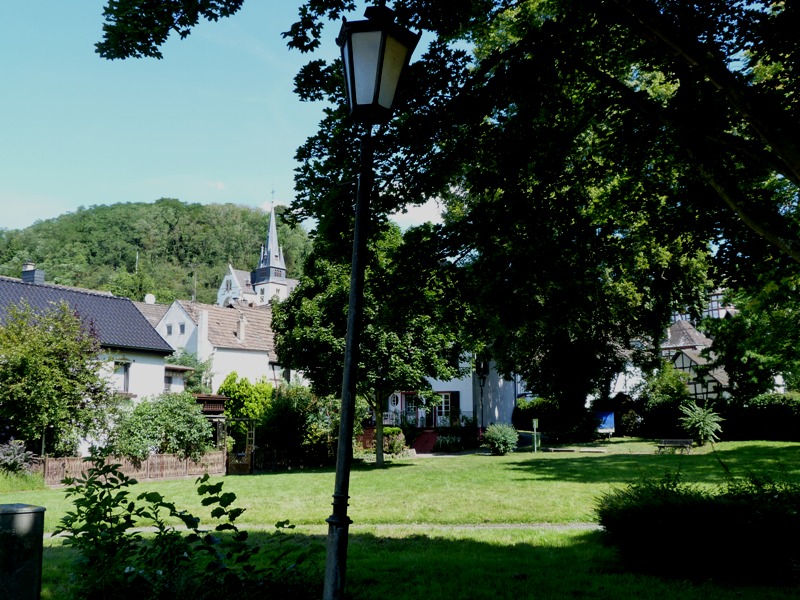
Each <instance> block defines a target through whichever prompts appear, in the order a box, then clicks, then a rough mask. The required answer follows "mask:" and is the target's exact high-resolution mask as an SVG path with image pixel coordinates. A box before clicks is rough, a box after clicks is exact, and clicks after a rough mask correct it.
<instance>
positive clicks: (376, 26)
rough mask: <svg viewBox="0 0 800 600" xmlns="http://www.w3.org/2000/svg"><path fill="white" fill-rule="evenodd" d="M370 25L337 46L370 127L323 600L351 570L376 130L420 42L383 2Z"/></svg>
mask: <svg viewBox="0 0 800 600" xmlns="http://www.w3.org/2000/svg"><path fill="white" fill-rule="evenodd" d="M364 16H365V17H367V20H366V21H351V22H348V21H347V20H346V19H344V20H343V22H342V29H341V31H340V32H339V37H338V38H337V39H336V43H337V44H338V45H339V46H340V47H341V49H342V63H343V65H344V79H345V86H346V91H347V103H348V106H349V109H350V116H351V117H352V118H353V119H354V120H355V121H357V122H359V123H363V124H364V125H366V131H365V133H364V135H363V137H362V139H361V156H360V159H361V164H360V167H359V174H358V191H357V193H356V214H355V227H354V229H353V260H352V265H351V271H350V304H349V306H348V311H347V337H346V339H345V354H344V369H343V374H342V409H341V420H340V423H339V445H338V449H337V454H336V482H335V484H334V491H333V512H332V514H331V516H330V517H328V519H327V523H328V546H327V558H326V562H325V589H324V592H323V600H341V599H342V598H344V584H345V573H346V570H347V538H348V531H349V527H350V523H351V522H352V521H351V520H350V517H348V516H347V501H348V499H349V498H350V496H349V489H350V467H351V465H352V461H353V419H354V413H355V396H356V375H357V373H356V370H357V367H358V346H359V339H360V337H361V325H362V324H361V317H362V304H363V297H364V269H365V267H366V256H365V254H366V247H367V233H366V225H367V223H368V221H369V199H370V195H371V194H372V187H373V181H374V173H373V166H372V156H373V151H372V126H373V125H378V124H381V123H387V122H388V121H389V119H390V118H391V116H392V108H393V106H394V100H395V96H396V92H397V85H398V82H399V80H400V77H401V75H402V73H403V70H404V69H405V67H406V66H408V62H409V60H410V58H411V53H412V52H413V51H414V48H415V47H416V45H417V42H418V41H419V37H420V36H419V34H415V33H412V32H410V31H408V30H407V29H405V28H403V27H401V26H400V25H398V24H396V23H395V22H394V12H393V11H392V10H390V9H388V8H386V6H385V2H383V1H379V2H378V3H377V5H376V6H370V7H368V8H367V10H366V12H365V13H364Z"/></svg>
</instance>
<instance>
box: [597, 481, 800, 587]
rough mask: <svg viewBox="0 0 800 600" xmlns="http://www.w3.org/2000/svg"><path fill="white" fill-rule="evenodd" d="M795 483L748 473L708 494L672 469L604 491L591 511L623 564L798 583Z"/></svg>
mask: <svg viewBox="0 0 800 600" xmlns="http://www.w3.org/2000/svg"><path fill="white" fill-rule="evenodd" d="M798 503H800V485H798V484H795V483H789V482H775V481H773V480H772V479H770V478H768V477H762V476H758V475H751V476H750V477H749V478H747V479H730V480H729V481H728V482H727V483H726V484H723V485H719V486H717V487H716V488H715V489H713V490H711V491H709V490H707V489H705V488H700V487H698V486H695V485H689V484H686V483H684V482H683V481H682V480H681V478H680V476H679V475H678V474H675V473H667V474H666V475H665V476H664V477H663V478H661V479H658V480H654V479H643V480H641V481H639V482H636V483H633V484H630V485H629V486H627V487H625V488H623V489H619V490H613V491H610V492H607V493H605V494H603V495H602V496H600V498H599V499H598V500H597V504H596V510H597V515H598V519H599V523H600V525H602V526H603V529H604V535H605V538H606V540H607V542H608V543H609V544H611V545H613V546H615V547H617V548H618V549H619V551H620V554H621V556H622V558H623V560H624V561H625V562H626V563H627V565H628V566H630V567H633V568H635V569H639V570H644V571H647V572H655V573H658V574H661V575H666V576H669V577H678V578H685V577H692V578H698V579H702V580H703V581H705V580H708V579H710V578H711V579H720V580H723V581H726V582H734V583H741V582H746V583H770V584H775V583H790V582H797V580H798V575H799V574H798V572H797V570H796V565H797V561H798V559H800V552H798V551H797V549H796V545H795V544H793V543H792V540H794V539H795V538H796V536H797V535H798V533H800V516H798V513H797V506H798Z"/></svg>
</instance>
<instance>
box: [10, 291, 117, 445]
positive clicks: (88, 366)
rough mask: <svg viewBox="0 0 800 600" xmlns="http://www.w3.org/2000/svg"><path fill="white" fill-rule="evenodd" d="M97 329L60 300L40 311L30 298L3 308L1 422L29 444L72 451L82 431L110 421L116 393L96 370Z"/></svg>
mask: <svg viewBox="0 0 800 600" xmlns="http://www.w3.org/2000/svg"><path fill="white" fill-rule="evenodd" d="M100 351H101V350H100V341H99V338H98V336H97V332H96V331H95V330H94V328H93V327H92V326H91V324H89V323H84V322H83V321H82V320H81V318H80V317H79V316H78V315H77V314H76V313H75V312H74V311H73V310H72V309H71V308H70V307H69V306H68V305H67V304H66V303H65V302H62V303H61V304H59V305H57V306H55V305H54V306H53V307H52V308H50V309H48V310H37V309H34V308H32V307H31V306H30V305H29V304H27V303H26V302H22V303H20V304H19V305H13V304H12V305H9V306H7V307H5V315H4V317H3V320H2V323H0V356H1V357H2V360H0V420H1V421H4V422H5V424H6V425H7V426H8V427H9V429H10V432H11V433H12V434H13V435H14V436H15V437H16V438H18V439H24V440H25V441H27V442H28V443H29V444H30V443H32V442H33V441H34V440H41V439H42V436H45V437H46V440H45V441H46V446H45V449H46V451H48V452H53V453H55V454H56V455H58V456H64V455H72V454H73V452H74V451H75V449H76V448H77V444H78V440H79V437H80V435H84V436H85V435H87V434H89V435H91V434H98V433H102V432H104V431H105V429H106V427H107V425H108V414H109V409H110V407H111V406H112V405H113V403H114V401H113V397H112V394H111V392H110V388H109V384H108V381H107V380H106V379H105V377H104V375H103V374H102V373H100V372H99V371H98V368H97V365H98V363H99V362H101V357H100Z"/></svg>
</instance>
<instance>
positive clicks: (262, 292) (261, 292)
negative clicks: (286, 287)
mask: <svg viewBox="0 0 800 600" xmlns="http://www.w3.org/2000/svg"><path fill="white" fill-rule="evenodd" d="M259 294H261V301H262V302H263V301H264V288H263V287H262V288H261V290H260V291H259Z"/></svg>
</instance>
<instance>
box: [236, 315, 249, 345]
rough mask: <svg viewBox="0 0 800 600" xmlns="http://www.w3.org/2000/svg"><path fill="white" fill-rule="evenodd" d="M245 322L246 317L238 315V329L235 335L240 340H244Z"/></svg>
mask: <svg viewBox="0 0 800 600" xmlns="http://www.w3.org/2000/svg"><path fill="white" fill-rule="evenodd" d="M246 324H247V317H245V316H244V315H243V314H242V315H239V326H238V328H237V329H238V331H237V333H236V335H237V337H238V338H239V341H240V342H244V326H245V325H246Z"/></svg>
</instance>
